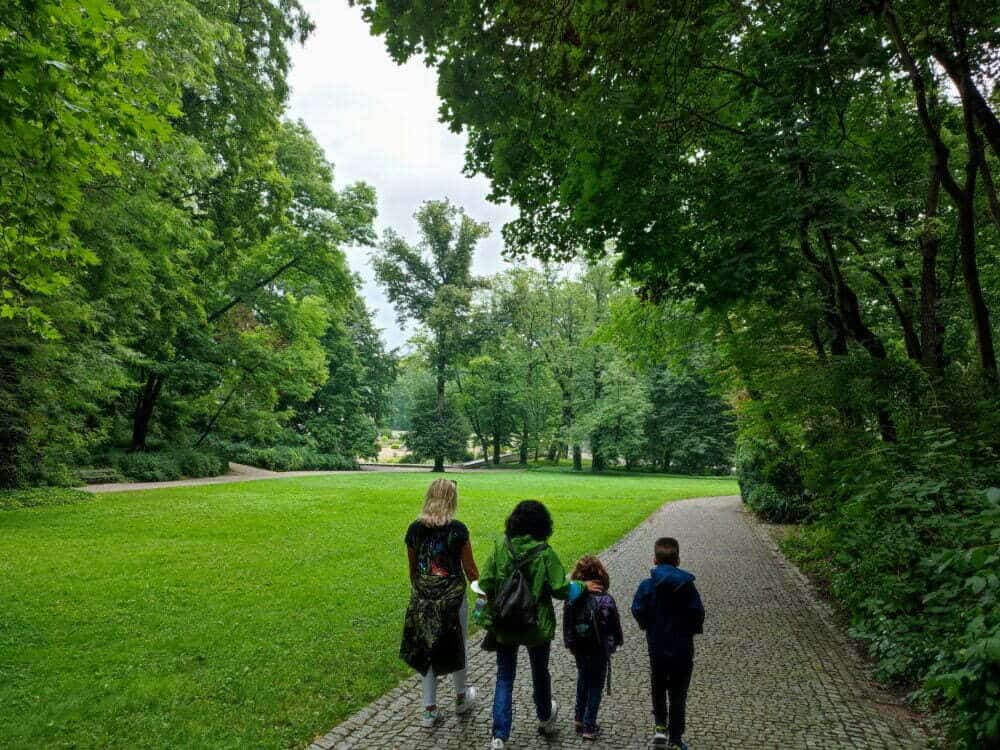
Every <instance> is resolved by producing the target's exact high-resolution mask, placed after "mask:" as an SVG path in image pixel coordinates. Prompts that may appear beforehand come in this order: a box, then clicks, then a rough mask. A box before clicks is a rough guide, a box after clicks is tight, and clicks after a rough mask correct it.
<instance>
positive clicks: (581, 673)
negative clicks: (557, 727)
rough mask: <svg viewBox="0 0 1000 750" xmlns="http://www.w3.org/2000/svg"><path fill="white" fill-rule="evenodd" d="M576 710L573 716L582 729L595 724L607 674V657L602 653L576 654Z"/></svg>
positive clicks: (593, 726) (589, 727)
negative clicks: (581, 725) (580, 723)
mask: <svg viewBox="0 0 1000 750" xmlns="http://www.w3.org/2000/svg"><path fill="white" fill-rule="evenodd" d="M575 656H576V712H575V714H574V718H575V719H576V720H577V721H579V722H582V723H583V727H584V729H594V728H595V727H596V726H597V711H598V709H600V707H601V694H602V692H603V690H604V680H605V678H607V676H608V657H607V656H605V655H604V654H593V655H590V656H588V655H585V654H576V655H575Z"/></svg>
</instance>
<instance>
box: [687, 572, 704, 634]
mask: <svg viewBox="0 0 1000 750" xmlns="http://www.w3.org/2000/svg"><path fill="white" fill-rule="evenodd" d="M688 612H689V617H690V629H691V634H692V635H699V634H700V633H703V632H704V628H705V605H703V604H702V603H701V594H699V593H698V589H696V588H695V586H694V584H693V583H692V584H691V599H690V602H689V603H688Z"/></svg>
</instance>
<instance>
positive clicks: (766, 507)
mask: <svg viewBox="0 0 1000 750" xmlns="http://www.w3.org/2000/svg"><path fill="white" fill-rule="evenodd" d="M743 499H744V500H745V501H746V504H747V505H749V506H750V508H751V510H753V511H754V512H755V513H756V514H757V515H759V516H760V517H761V518H763V519H764V520H765V521H768V522H769V523H799V522H801V521H803V520H805V519H806V518H808V516H809V503H808V501H807V500H806V499H805V497H804V496H803V495H798V496H796V495H788V494H785V493H782V492H780V491H778V489H777V488H776V487H775V486H774V485H772V484H767V483H766V482H760V483H758V484H756V485H754V488H753V489H752V490H744V491H743Z"/></svg>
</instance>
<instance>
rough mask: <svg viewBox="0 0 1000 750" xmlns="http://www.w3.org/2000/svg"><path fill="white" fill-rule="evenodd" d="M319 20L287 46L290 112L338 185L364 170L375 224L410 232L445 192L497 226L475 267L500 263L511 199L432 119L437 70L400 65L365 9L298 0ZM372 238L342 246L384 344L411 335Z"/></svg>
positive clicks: (459, 140) (411, 235)
mask: <svg viewBox="0 0 1000 750" xmlns="http://www.w3.org/2000/svg"><path fill="white" fill-rule="evenodd" d="M303 5H304V6H305V8H306V10H307V11H308V13H309V15H310V16H311V17H312V20H313V22H314V23H315V24H316V30H315V32H313V35H312V36H311V37H310V38H309V39H308V40H307V41H306V44H305V47H295V48H294V49H293V52H292V60H293V65H294V67H293V70H292V74H291V85H292V95H291V101H290V105H289V110H288V115H289V117H292V118H296V119H298V118H301V119H303V120H305V122H306V124H307V125H308V126H309V129H310V130H312V132H313V134H314V135H315V136H316V138H317V140H319V143H320V145H321V146H322V147H323V148H324V149H325V151H326V156H327V159H329V160H330V161H331V162H333V164H334V169H335V171H334V177H335V181H336V185H337V186H338V187H343V186H344V185H347V184H349V183H351V182H355V181H357V180H363V181H365V182H367V183H369V184H371V185H373V186H374V187H375V190H376V192H377V194H378V212H379V216H378V219H377V227H378V230H379V233H380V234H381V231H382V229H383V228H385V227H392V228H393V229H395V230H396V231H397V232H399V233H400V234H401V235H403V236H404V237H406V238H407V239H409V240H410V241H411V242H415V241H416V239H417V228H416V222H415V221H414V220H413V213H414V211H416V209H417V207H418V206H419V205H420V203H422V202H423V201H425V200H428V199H440V198H450V199H451V201H452V202H453V203H455V204H457V205H459V206H462V207H463V208H465V210H466V213H468V214H469V216H471V217H472V218H473V219H476V220H477V221H485V222H488V223H489V224H490V226H491V227H492V229H493V234H492V235H491V236H490V237H489V238H488V239H486V240H484V241H482V242H481V243H480V244H479V251H478V252H477V254H476V258H475V261H474V264H473V270H474V271H475V272H476V273H478V274H484V275H485V274H491V273H495V272H496V271H498V270H500V269H501V268H502V267H503V266H504V265H505V263H504V261H503V260H502V259H501V256H500V252H501V250H502V247H503V241H502V238H501V237H500V228H501V227H502V226H503V224H504V223H505V222H507V221H509V220H510V219H511V218H513V217H514V215H515V212H514V209H513V208H511V207H510V206H497V205H494V204H492V203H489V202H488V201H487V200H486V195H487V193H488V191H489V183H488V182H487V180H486V179H485V178H483V177H475V178H472V179H470V178H467V177H465V176H464V175H463V174H462V166H463V164H464V157H463V150H464V148H465V137H464V136H460V135H456V134H454V133H452V132H450V131H449V130H448V128H447V127H446V126H445V125H443V124H442V123H440V122H438V103H439V102H438V97H437V75H436V73H435V72H434V70H432V69H428V68H426V67H424V65H423V63H422V61H420V60H417V59H413V60H410V62H409V63H407V64H406V65H404V66H398V65H396V64H395V63H394V62H393V61H392V59H391V58H390V57H389V55H388V53H387V52H386V51H385V46H384V45H383V43H382V40H381V39H378V38H375V37H372V36H371V35H370V34H369V32H368V26H367V25H366V24H365V23H364V22H363V21H362V20H361V11H360V9H358V8H351V7H349V6H348V4H347V0H303ZM369 252H370V250H369V249H368V248H353V249H351V250H349V251H348V259H349V261H350V263H351V267H352V268H353V269H354V270H355V271H357V272H358V273H359V274H360V275H361V277H362V279H363V280H364V290H363V292H364V296H365V298H366V299H367V301H368V305H369V307H371V308H373V309H374V310H376V311H377V312H376V324H377V325H378V327H379V328H381V329H383V338H384V340H385V341H386V342H387V343H388V345H389V346H390V347H397V346H400V345H402V344H403V343H404V342H405V341H406V339H407V338H408V336H409V332H408V331H404V330H401V329H400V327H399V326H398V325H397V324H396V315H395V311H394V310H393V309H392V305H391V304H390V303H389V302H388V301H387V300H386V299H385V297H384V295H383V294H382V293H381V291H380V290H379V289H378V287H377V286H376V284H375V282H374V278H373V274H372V272H371V268H370V267H369V261H368V255H369Z"/></svg>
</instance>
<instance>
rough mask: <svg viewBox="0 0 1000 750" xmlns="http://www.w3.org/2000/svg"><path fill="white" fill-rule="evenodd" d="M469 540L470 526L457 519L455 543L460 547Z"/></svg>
mask: <svg viewBox="0 0 1000 750" xmlns="http://www.w3.org/2000/svg"><path fill="white" fill-rule="evenodd" d="M467 541H469V527H468V526H466V525H465V524H464V523H462V522H461V521H455V544H457V545H458V546H459V547H462V546H464V545H465V543H466V542H467Z"/></svg>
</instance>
